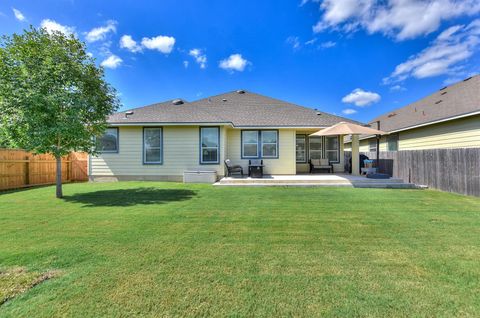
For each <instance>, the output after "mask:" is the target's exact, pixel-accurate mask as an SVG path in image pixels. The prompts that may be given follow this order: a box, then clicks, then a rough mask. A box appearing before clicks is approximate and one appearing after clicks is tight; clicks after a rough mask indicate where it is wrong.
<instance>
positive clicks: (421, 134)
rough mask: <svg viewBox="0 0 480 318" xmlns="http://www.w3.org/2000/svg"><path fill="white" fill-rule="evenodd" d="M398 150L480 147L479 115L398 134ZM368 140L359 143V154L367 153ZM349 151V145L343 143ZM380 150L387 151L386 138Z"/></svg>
mask: <svg viewBox="0 0 480 318" xmlns="http://www.w3.org/2000/svg"><path fill="white" fill-rule="evenodd" d="M398 135H399V140H398V150H420V149H445V148H477V147H480V115H477V116H471V117H466V118H461V119H456V120H451V121H447V122H443V123H438V124H433V125H428V126H424V127H419V128H414V129H409V130H405V131H401V132H399V133H398ZM371 139H372V138H370V139H363V140H361V141H360V152H368V151H369V141H370V140H371ZM345 150H347V151H351V143H350V142H349V143H345ZM380 150H381V151H387V142H386V138H385V137H382V139H381V142H380Z"/></svg>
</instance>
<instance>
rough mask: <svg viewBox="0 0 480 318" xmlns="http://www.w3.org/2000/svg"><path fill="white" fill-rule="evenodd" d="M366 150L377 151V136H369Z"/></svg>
mask: <svg viewBox="0 0 480 318" xmlns="http://www.w3.org/2000/svg"><path fill="white" fill-rule="evenodd" d="M368 150H369V151H370V152H376V151H377V138H370V140H369V141H368Z"/></svg>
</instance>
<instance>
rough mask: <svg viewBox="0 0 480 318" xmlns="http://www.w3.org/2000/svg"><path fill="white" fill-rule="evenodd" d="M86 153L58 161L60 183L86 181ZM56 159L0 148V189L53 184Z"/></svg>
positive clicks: (75, 154)
mask: <svg viewBox="0 0 480 318" xmlns="http://www.w3.org/2000/svg"><path fill="white" fill-rule="evenodd" d="M87 156H88V155H87V154H86V153H78V152H77V153H71V154H70V155H68V156H65V157H64V158H62V182H70V181H87V180H88V171H87ZM55 176H56V160H55V158H54V157H53V156H52V155H33V154H32V153H29V152H26V151H24V150H17V149H0V190H6V189H14V188H22V187H29V186H34V185H44V184H52V183H55Z"/></svg>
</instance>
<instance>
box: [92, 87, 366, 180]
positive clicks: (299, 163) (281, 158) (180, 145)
mask: <svg viewBox="0 0 480 318" xmlns="http://www.w3.org/2000/svg"><path fill="white" fill-rule="evenodd" d="M342 121H346V122H354V121H352V120H349V119H346V118H343V117H339V116H335V115H331V114H327V113H324V112H321V111H318V110H315V109H312V108H307V107H302V106H298V105H295V104H292V103H288V102H284V101H281V100H278V99H274V98H270V97H267V96H262V95H259V94H255V93H252V92H248V91H244V90H238V91H233V92H229V93H225V94H221V95H217V96H212V97H208V98H204V99H200V100H197V101H194V102H187V101H185V100H182V99H175V100H170V101H166V102H163V103H158V104H153V105H149V106H145V107H139V108H135V109H131V110H128V111H123V112H118V113H115V114H113V115H111V116H110V117H109V118H108V125H109V128H108V129H107V130H106V133H105V135H104V136H103V137H101V138H98V139H97V144H98V150H99V151H100V153H99V154H98V155H96V156H90V158H89V175H90V178H91V180H101V179H107V180H108V179H113V180H171V181H181V180H182V177H183V173H184V171H185V170H191V169H195V170H208V171H212V170H214V171H216V172H217V175H218V176H219V177H222V176H224V175H225V166H224V160H225V159H230V160H231V162H232V164H237V165H241V166H242V167H243V168H244V171H245V172H246V171H247V167H248V161H249V159H262V160H263V162H264V165H265V167H264V173H265V174H272V175H273V174H275V175H277V174H278V175H294V174H298V173H306V172H309V164H308V162H309V160H310V159H320V158H328V159H329V161H330V163H331V164H332V165H333V167H334V171H335V172H343V171H344V159H343V158H344V155H343V142H342V140H343V136H312V137H310V136H309V135H310V134H311V133H314V132H316V131H318V130H320V129H322V128H326V127H330V126H332V125H334V124H337V123H339V122H342ZM354 123H357V122H354Z"/></svg>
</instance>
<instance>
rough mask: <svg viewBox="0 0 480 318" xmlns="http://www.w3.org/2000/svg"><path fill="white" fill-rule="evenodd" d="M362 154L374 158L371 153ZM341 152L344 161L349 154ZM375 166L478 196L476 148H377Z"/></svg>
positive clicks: (479, 180) (406, 178)
mask: <svg viewBox="0 0 480 318" xmlns="http://www.w3.org/2000/svg"><path fill="white" fill-rule="evenodd" d="M363 154H365V155H366V156H367V157H369V158H370V159H375V158H376V153H375V152H364V153H363ZM345 155H346V160H348V159H349V157H350V156H351V153H349V154H347V153H345ZM346 162H348V161H346ZM378 168H379V172H382V173H387V174H389V175H390V176H392V177H395V178H401V179H403V180H404V181H406V182H412V183H415V184H421V185H427V186H429V187H430V188H434V189H438V190H442V191H448V192H456V193H460V194H466V195H474V196H480V148H455V149H428V150H402V151H380V160H379V165H378Z"/></svg>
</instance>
